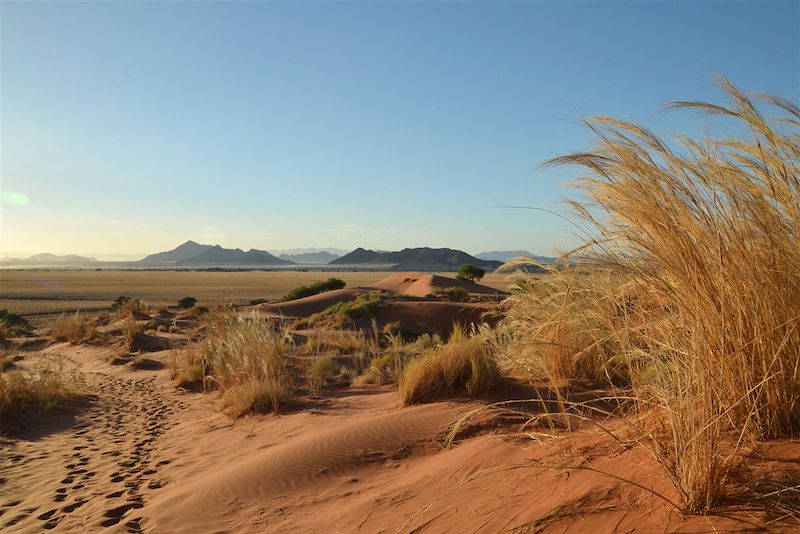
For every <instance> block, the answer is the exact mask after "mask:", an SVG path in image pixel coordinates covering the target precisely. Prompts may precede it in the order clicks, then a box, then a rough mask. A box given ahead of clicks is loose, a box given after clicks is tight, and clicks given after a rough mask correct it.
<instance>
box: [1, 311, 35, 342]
mask: <svg viewBox="0 0 800 534" xmlns="http://www.w3.org/2000/svg"><path fill="white" fill-rule="evenodd" d="M0 327H2V330H3V332H4V334H5V335H7V336H10V337H18V336H27V335H30V334H31V333H32V332H33V327H32V326H31V324H30V323H29V322H28V320H27V319H25V318H24V317H22V316H21V315H17V314H16V313H11V312H10V311H8V310H6V309H2V310H0Z"/></svg>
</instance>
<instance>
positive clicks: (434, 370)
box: [398, 325, 497, 406]
mask: <svg viewBox="0 0 800 534" xmlns="http://www.w3.org/2000/svg"><path fill="white" fill-rule="evenodd" d="M496 379H497V366H496V363H495V360H494V358H493V356H492V355H491V354H490V351H489V350H488V348H487V346H486V343H485V342H484V341H483V340H481V339H479V338H475V337H470V336H468V335H467V334H466V332H465V331H464V330H463V329H462V328H459V327H458V325H456V327H455V328H454V329H453V333H452V334H451V336H450V339H449V340H448V342H447V343H446V344H444V345H438V346H434V347H432V348H429V349H427V350H426V351H425V352H424V353H423V354H422V355H421V356H419V357H418V358H416V359H415V360H413V361H411V362H410V363H408V364H407V365H406V366H405V367H404V368H403V370H402V373H401V374H400V379H399V381H398V387H399V391H400V401H401V402H402V404H403V405H405V406H407V405H410V404H419V403H424V402H431V401H434V400H437V399H440V398H443V397H447V396H450V395H454V394H466V395H471V396H478V395H484V394H486V393H488V392H489V390H491V388H492V386H493V385H494V383H495V380H496Z"/></svg>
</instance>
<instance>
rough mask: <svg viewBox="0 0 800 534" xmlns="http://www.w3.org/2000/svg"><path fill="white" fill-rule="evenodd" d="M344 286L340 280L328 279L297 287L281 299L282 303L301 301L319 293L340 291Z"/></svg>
mask: <svg viewBox="0 0 800 534" xmlns="http://www.w3.org/2000/svg"><path fill="white" fill-rule="evenodd" d="M345 285H347V284H345V282H344V280H340V279H339V278H328V279H327V280H323V281H321V282H314V283H313V284H309V285H307V286H299V287H296V288H294V289H292V290H291V291H289V293H287V294H286V296H285V297H283V298H282V299H281V300H282V301H284V302H285V301H287V300H296V299H301V298H304V297H310V296H312V295H317V294H319V293H324V292H325V291H331V290H333V289H342V288H343V287H344V286H345Z"/></svg>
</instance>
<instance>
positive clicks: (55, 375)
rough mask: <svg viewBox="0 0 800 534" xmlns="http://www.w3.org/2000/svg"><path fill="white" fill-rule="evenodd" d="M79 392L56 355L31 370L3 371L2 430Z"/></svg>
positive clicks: (0, 376) (0, 379)
mask: <svg viewBox="0 0 800 534" xmlns="http://www.w3.org/2000/svg"><path fill="white" fill-rule="evenodd" d="M76 395H77V388H76V386H75V384H74V382H73V380H72V379H71V378H70V377H69V376H68V375H67V374H66V373H65V372H64V369H63V366H62V364H61V361H60V360H58V359H55V358H51V359H49V360H46V361H43V362H41V363H40V364H39V365H37V366H35V367H34V368H32V369H13V370H10V371H5V372H0V429H2V427H3V425H4V424H8V423H9V422H10V423H11V426H16V425H22V426H24V424H25V421H26V420H28V419H30V418H33V417H36V416H38V415H39V414H41V413H43V412H45V411H47V410H49V409H51V408H53V407H54V406H56V405H58V404H59V403H60V402H63V401H65V400H67V399H70V398H73V397H75V396H76Z"/></svg>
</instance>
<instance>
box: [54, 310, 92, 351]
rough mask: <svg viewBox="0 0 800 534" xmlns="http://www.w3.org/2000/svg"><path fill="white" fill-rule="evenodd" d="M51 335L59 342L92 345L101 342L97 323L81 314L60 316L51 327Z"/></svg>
mask: <svg viewBox="0 0 800 534" xmlns="http://www.w3.org/2000/svg"><path fill="white" fill-rule="evenodd" d="M50 335H51V336H52V337H53V338H55V339H56V340H57V341H69V342H70V343H74V344H77V343H90V342H93V341H97V340H100V339H101V338H102V336H101V335H100V333H99V332H98V330H97V324H96V323H95V321H94V320H93V319H92V318H91V317H89V316H87V315H85V314H82V313H80V312H75V313H74V314H71V315H70V314H62V315H59V316H58V317H57V318H56V319H55V321H53V323H52V324H51V325H50Z"/></svg>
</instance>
